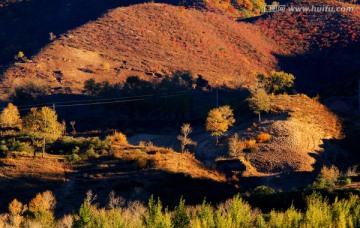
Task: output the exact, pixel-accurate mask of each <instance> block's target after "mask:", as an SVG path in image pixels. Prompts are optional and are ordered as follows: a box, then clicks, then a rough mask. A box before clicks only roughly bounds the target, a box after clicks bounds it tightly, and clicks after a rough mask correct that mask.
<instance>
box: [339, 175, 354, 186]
mask: <svg viewBox="0 0 360 228" xmlns="http://www.w3.org/2000/svg"><path fill="white" fill-rule="evenodd" d="M336 184H338V185H341V186H345V185H349V184H351V178H350V177H347V176H341V177H339V178H338V179H337V181H336Z"/></svg>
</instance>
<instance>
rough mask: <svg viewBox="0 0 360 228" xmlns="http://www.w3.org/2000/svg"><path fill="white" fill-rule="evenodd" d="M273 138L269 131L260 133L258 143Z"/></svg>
mask: <svg viewBox="0 0 360 228" xmlns="http://www.w3.org/2000/svg"><path fill="white" fill-rule="evenodd" d="M270 139H271V135H270V134H268V133H260V134H259V135H258V137H257V142H258V143H264V142H268V141H270Z"/></svg>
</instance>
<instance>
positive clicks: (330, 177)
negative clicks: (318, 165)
mask: <svg viewBox="0 0 360 228" xmlns="http://www.w3.org/2000/svg"><path fill="white" fill-rule="evenodd" d="M339 177H340V171H339V169H338V168H337V167H336V166H334V165H332V166H331V167H330V168H328V167H326V166H324V167H322V169H321V171H320V173H319V175H318V177H317V178H316V180H315V182H314V183H313V184H312V185H311V186H310V187H311V188H315V189H320V188H330V187H333V186H334V185H335V184H336V182H337V179H338V178H339Z"/></svg>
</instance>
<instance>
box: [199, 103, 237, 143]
mask: <svg viewBox="0 0 360 228" xmlns="http://www.w3.org/2000/svg"><path fill="white" fill-rule="evenodd" d="M234 123H235V118H234V113H233V110H232V109H231V108H230V106H227V105H225V106H221V107H219V108H214V109H211V110H210V112H209V114H208V117H207V118H206V124H205V127H206V131H210V132H211V136H215V137H216V144H218V143H219V136H221V135H223V134H224V133H225V132H227V131H228V129H229V127H231V126H233V124H234Z"/></svg>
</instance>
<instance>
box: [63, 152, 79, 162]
mask: <svg viewBox="0 0 360 228" xmlns="http://www.w3.org/2000/svg"><path fill="white" fill-rule="evenodd" d="M66 158H67V161H68V162H77V161H80V160H81V158H80V156H79V155H77V154H72V155H70V156H68V157H66Z"/></svg>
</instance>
